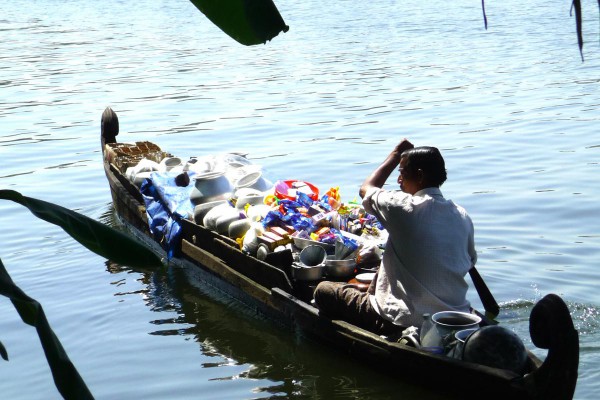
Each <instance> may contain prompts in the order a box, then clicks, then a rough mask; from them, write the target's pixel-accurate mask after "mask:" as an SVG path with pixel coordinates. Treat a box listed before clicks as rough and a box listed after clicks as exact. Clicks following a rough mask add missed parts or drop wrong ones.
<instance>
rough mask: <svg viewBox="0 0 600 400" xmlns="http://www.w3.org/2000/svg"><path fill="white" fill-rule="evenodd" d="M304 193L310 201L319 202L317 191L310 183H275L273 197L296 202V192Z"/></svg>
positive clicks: (291, 181)
mask: <svg viewBox="0 0 600 400" xmlns="http://www.w3.org/2000/svg"><path fill="white" fill-rule="evenodd" d="M299 191H301V192H304V193H306V194H307V195H308V197H310V198H311V199H312V200H314V201H317V200H319V189H318V188H317V187H316V186H315V185H313V184H312V183H309V182H305V181H297V180H286V181H277V182H275V196H277V198H279V199H286V200H294V201H295V200H296V193H297V192H299Z"/></svg>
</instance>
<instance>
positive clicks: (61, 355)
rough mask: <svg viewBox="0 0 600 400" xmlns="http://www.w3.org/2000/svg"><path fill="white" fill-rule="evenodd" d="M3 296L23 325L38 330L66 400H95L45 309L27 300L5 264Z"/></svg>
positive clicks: (0, 271) (0, 272)
mask: <svg viewBox="0 0 600 400" xmlns="http://www.w3.org/2000/svg"><path fill="white" fill-rule="evenodd" d="M0 294H1V295H3V296H6V297H8V298H9V299H10V300H11V301H12V303H13V305H14V306H15V308H16V309H17V311H18V313H19V315H20V316H21V319H22V320H23V322H25V323H26V324H28V325H32V326H34V327H35V329H36V330H37V333H38V336H39V338H40V342H41V343H42V348H43V349H44V354H45V355H46V360H48V365H49V366H50V370H51V371H52V377H53V378H54V384H55V385H56V388H57V389H58V391H59V392H60V394H61V395H62V396H63V398H64V399H68V400H71V399H73V400H75V399H93V398H94V396H92V394H91V393H90V391H89V389H88V388H87V386H86V384H85V382H84V381H83V379H82V378H81V376H80V375H79V372H77V369H75V366H74V365H73V363H72V362H71V360H70V359H69V356H68V355H67V353H66V351H65V349H64V348H63V347H62V344H61V343H60V341H59V340H58V337H56V335H55V334H54V331H53V330H52V328H50V324H48V320H47V319H46V314H44V310H43V309H42V305H41V304H40V303H38V302H37V301H36V300H34V299H32V298H31V297H29V296H27V295H26V294H25V292H23V291H22V290H21V289H20V288H19V287H18V286H17V285H15V284H14V282H13V280H12V278H11V277H10V275H9V274H8V272H7V271H6V269H5V268H4V264H2V260H0ZM0 353H2V358H4V359H5V360H7V359H8V354H6V349H4V346H1V345H0Z"/></svg>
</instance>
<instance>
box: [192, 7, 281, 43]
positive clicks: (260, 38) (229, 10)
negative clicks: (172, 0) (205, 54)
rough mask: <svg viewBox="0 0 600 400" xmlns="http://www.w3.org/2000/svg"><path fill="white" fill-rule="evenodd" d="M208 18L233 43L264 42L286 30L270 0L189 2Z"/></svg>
mask: <svg viewBox="0 0 600 400" xmlns="http://www.w3.org/2000/svg"><path fill="white" fill-rule="evenodd" d="M190 1H191V2H192V3H193V4H194V5H195V6H196V8H198V9H199V10H200V11H202V13H204V15H206V17H207V18H208V19H210V20H211V21H212V23H213V24H215V25H216V26H217V27H219V28H220V29H221V30H222V31H223V32H225V33H226V34H228V35H229V36H230V37H232V38H233V39H235V40H236V41H237V42H239V43H241V44H243V45H246V46H250V45H254V44H260V43H266V42H267V40H271V39H273V38H274V37H275V36H277V35H278V34H279V32H281V31H283V32H287V31H288V30H289V27H288V26H287V25H286V24H285V22H284V21H283V18H282V17H281V14H279V10H277V7H276V6H275V4H274V3H273V1H272V0H190Z"/></svg>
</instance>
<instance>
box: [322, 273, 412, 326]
mask: <svg viewBox="0 0 600 400" xmlns="http://www.w3.org/2000/svg"><path fill="white" fill-rule="evenodd" d="M314 298H315V303H316V305H317V307H318V308H319V311H320V312H321V313H323V314H324V315H326V316H328V317H330V318H332V319H341V320H344V321H346V322H349V323H351V324H353V325H356V326H358V327H361V328H363V329H366V330H368V331H371V332H373V333H376V334H378V335H386V336H390V335H395V334H398V332H401V331H402V330H403V329H404V328H403V327H401V326H398V325H394V324H393V323H391V322H390V321H388V320H386V319H383V318H382V317H381V316H380V315H379V314H378V313H377V311H375V309H374V308H373V306H372V305H371V302H370V301H369V294H368V293H367V292H362V291H360V290H359V289H357V288H356V287H355V286H353V285H349V284H345V283H341V282H328V281H324V282H321V283H319V285H318V286H317V288H316V289H315V294H314Z"/></svg>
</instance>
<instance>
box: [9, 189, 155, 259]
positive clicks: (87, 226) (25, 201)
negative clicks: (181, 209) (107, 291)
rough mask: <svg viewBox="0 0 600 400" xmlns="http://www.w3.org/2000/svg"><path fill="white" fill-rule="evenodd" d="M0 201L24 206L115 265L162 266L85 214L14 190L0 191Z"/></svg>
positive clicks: (135, 244)
mask: <svg viewBox="0 0 600 400" xmlns="http://www.w3.org/2000/svg"><path fill="white" fill-rule="evenodd" d="M0 199H5V200H12V201H14V202H15V203H18V204H21V205H22V206H25V207H27V208H28V209H29V211H31V212H32V213H33V215H35V216H36V217H38V218H40V219H43V220H44V221H47V222H50V223H51V224H55V225H58V226H60V227H61V228H62V229H63V230H64V231H65V232H66V233H68V234H69V235H71V237H72V238H73V239H75V240H76V241H78V242H79V243H81V244H82V245H83V246H85V247H86V248H87V249H89V250H91V251H93V252H94V253H96V254H98V255H100V256H102V257H105V258H107V259H110V260H112V261H114V262H116V263H119V264H123V265H128V266H131V267H160V266H162V262H161V260H160V258H159V257H158V256H157V255H156V254H154V253H153V252H152V251H151V250H150V249H149V248H148V247H146V246H144V245H143V244H141V243H140V242H138V241H136V240H135V239H133V238H131V237H129V236H127V235H126V234H124V233H123V232H119V231H117V230H115V229H113V228H111V227H109V226H106V225H104V224H102V223H101V222H98V221H95V220H93V219H91V218H89V217H86V216H85V215H82V214H79V213H77V212H75V211H71V210H69V209H66V208H64V207H61V206H59V205H57V204H53V203H49V202H47V201H43V200H38V199H34V198H32V197H26V196H23V195H22V194H20V193H19V192H16V191H14V190H0Z"/></svg>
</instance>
